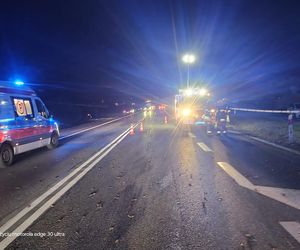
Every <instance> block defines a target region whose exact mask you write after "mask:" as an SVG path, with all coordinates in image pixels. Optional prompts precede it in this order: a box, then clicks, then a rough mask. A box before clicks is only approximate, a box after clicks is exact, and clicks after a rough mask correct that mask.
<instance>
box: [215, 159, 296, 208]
mask: <svg viewBox="0 0 300 250" xmlns="http://www.w3.org/2000/svg"><path fill="white" fill-rule="evenodd" d="M217 164H218V165H219V166H220V167H221V168H222V169H223V170H224V171H225V172H226V173H227V174H228V175H229V176H230V177H231V178H232V179H234V180H235V182H237V183H238V184H239V185H240V186H242V187H245V188H247V189H250V190H252V191H254V192H256V193H259V194H262V195H264V196H267V197H269V198H271V199H273V200H276V201H279V202H281V203H284V204H286V205H288V206H290V207H293V208H296V209H298V210H300V190H296V189H287V188H277V187H265V186H257V185H254V184H252V183H251V182H250V181H249V180H248V179H247V178H246V177H244V176H243V175H242V174H240V173H239V172H238V171H237V170H236V169H235V168H234V167H233V166H231V165H230V164H229V163H227V162H217Z"/></svg>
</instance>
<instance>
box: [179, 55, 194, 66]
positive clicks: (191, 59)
mask: <svg viewBox="0 0 300 250" xmlns="http://www.w3.org/2000/svg"><path fill="white" fill-rule="evenodd" d="M195 60H196V57H195V55H193V54H185V55H183V57H182V61H183V62H184V63H187V64H191V63H194V62H195Z"/></svg>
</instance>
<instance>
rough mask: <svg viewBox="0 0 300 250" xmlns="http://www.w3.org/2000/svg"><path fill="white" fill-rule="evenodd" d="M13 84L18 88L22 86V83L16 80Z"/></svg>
mask: <svg viewBox="0 0 300 250" xmlns="http://www.w3.org/2000/svg"><path fill="white" fill-rule="evenodd" d="M15 84H16V85H18V86H22V85H24V82H22V81H19V80H18V81H15Z"/></svg>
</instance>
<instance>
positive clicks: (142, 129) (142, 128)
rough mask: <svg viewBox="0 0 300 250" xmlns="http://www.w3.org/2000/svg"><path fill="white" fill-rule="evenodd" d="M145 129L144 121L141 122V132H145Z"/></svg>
mask: <svg viewBox="0 0 300 250" xmlns="http://www.w3.org/2000/svg"><path fill="white" fill-rule="evenodd" d="M143 131H144V125H143V123H142V122H141V126H140V132H143Z"/></svg>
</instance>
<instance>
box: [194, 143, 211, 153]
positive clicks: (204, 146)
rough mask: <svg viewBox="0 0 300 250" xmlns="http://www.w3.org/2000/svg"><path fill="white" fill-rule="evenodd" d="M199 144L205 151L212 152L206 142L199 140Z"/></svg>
mask: <svg viewBox="0 0 300 250" xmlns="http://www.w3.org/2000/svg"><path fill="white" fill-rule="evenodd" d="M197 144H198V146H199V147H200V148H201V149H202V150H203V151H204V152H212V150H211V149H210V148H209V147H208V146H207V145H206V144H205V143H203V142H197Z"/></svg>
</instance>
